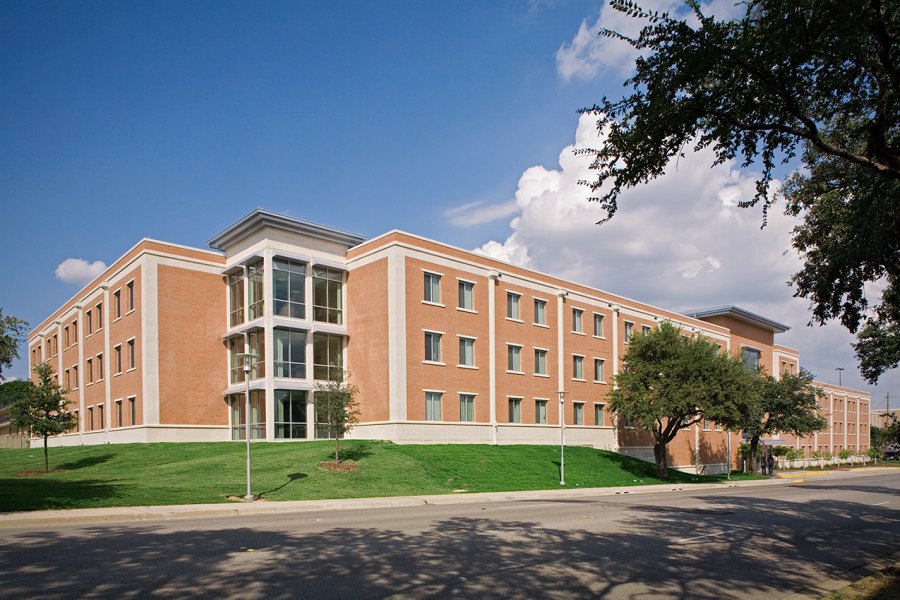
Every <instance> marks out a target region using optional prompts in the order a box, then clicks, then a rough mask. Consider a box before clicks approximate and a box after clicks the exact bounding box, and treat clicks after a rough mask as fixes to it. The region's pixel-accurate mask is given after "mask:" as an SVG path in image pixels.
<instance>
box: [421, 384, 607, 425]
mask: <svg viewBox="0 0 900 600" xmlns="http://www.w3.org/2000/svg"><path fill="white" fill-rule="evenodd" d="M444 395H445V394H444V392H425V420H426V421H444V420H445V418H444V410H454V409H455V408H456V406H452V407H451V406H446V407H445V406H444V404H445V402H444ZM507 402H508V411H509V412H508V414H507V417H508V422H509V423H522V403H523V402H524V398H508V399H507ZM548 403H549V400H546V399H540V398H536V399H535V400H534V423H535V424H537V425H546V424H547V406H548ZM454 404H455V403H454ZM571 405H572V417H571V421H572V424H574V425H585V414H584V413H585V402H579V401H576V402H572V403H571ZM458 406H459V413H458V414H459V421H460V422H462V423H472V422H474V421H475V394H466V393H460V394H458ZM593 406H594V415H593V417H594V421H593V423H591V424H592V425H595V426H600V427H602V426H605V425H606V404H605V403H603V402H597V403H594V405H593ZM454 412H455V410H454ZM447 416H448V417H450V416H451V415H450V414H449V413H448V414H447ZM452 416H456V415H455V414H454V415H452ZM448 420H449V419H448Z"/></svg>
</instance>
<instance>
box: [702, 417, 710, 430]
mask: <svg viewBox="0 0 900 600" xmlns="http://www.w3.org/2000/svg"><path fill="white" fill-rule="evenodd" d="M703 431H709V419H703Z"/></svg>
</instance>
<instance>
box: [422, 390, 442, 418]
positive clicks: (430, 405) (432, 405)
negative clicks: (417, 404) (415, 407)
mask: <svg viewBox="0 0 900 600" xmlns="http://www.w3.org/2000/svg"><path fill="white" fill-rule="evenodd" d="M425 420H426V421H440V420H441V394H440V392H425Z"/></svg>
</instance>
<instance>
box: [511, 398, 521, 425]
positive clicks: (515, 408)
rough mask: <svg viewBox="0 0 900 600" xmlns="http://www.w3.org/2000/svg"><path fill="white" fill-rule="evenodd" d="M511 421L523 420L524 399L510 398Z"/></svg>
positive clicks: (518, 421)
mask: <svg viewBox="0 0 900 600" xmlns="http://www.w3.org/2000/svg"><path fill="white" fill-rule="evenodd" d="M509 422H510V423H521V422H522V399H521V398H510V399H509Z"/></svg>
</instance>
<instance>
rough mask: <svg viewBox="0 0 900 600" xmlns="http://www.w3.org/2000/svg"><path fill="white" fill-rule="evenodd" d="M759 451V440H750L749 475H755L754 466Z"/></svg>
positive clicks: (754, 438) (755, 438)
mask: <svg viewBox="0 0 900 600" xmlns="http://www.w3.org/2000/svg"><path fill="white" fill-rule="evenodd" d="M758 451H759V438H758V437H752V438H750V474H751V475H755V474H756V465H757V463H758V456H757V453H758Z"/></svg>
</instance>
